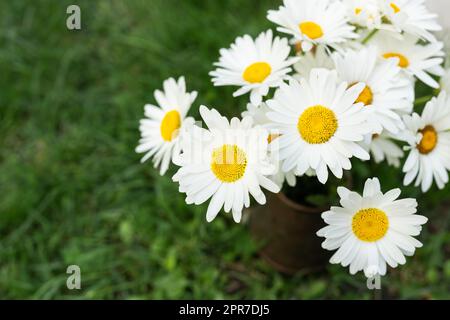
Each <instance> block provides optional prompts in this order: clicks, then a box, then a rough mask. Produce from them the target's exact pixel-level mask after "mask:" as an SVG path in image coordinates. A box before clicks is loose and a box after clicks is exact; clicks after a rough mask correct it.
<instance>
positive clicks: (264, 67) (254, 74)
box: [242, 62, 272, 83]
mask: <svg viewBox="0 0 450 320" xmlns="http://www.w3.org/2000/svg"><path fill="white" fill-rule="evenodd" d="M271 73H272V67H271V66H270V64H268V63H267V62H256V63H254V64H252V65H250V66H248V67H247V69H245V71H244V74H243V75H242V77H243V78H244V80H245V81H247V82H250V83H262V82H263V81H264V80H266V78H267V77H268V76H270V74H271Z"/></svg>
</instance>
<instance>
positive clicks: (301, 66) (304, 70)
mask: <svg viewBox="0 0 450 320" xmlns="http://www.w3.org/2000/svg"><path fill="white" fill-rule="evenodd" d="M318 68H322V69H328V70H332V69H334V62H333V59H331V57H330V55H329V54H328V52H327V49H326V48H325V47H324V46H317V47H315V50H311V51H308V52H306V53H305V54H303V55H302V56H300V60H299V61H298V62H297V63H296V64H295V65H294V69H295V71H296V72H297V73H296V74H295V75H294V78H296V79H301V78H302V77H308V76H309V74H310V73H311V70H312V69H318Z"/></svg>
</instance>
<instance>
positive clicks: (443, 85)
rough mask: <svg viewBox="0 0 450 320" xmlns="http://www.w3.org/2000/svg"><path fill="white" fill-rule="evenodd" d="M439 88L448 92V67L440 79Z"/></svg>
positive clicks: (449, 85) (449, 86) (449, 73)
mask: <svg viewBox="0 0 450 320" xmlns="http://www.w3.org/2000/svg"><path fill="white" fill-rule="evenodd" d="M440 89H441V90H444V91H446V92H450V69H446V70H445V74H444V75H443V76H442V78H441V81H440Z"/></svg>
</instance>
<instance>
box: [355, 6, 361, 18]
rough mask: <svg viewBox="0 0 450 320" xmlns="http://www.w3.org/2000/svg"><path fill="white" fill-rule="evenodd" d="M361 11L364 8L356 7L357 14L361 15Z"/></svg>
mask: <svg viewBox="0 0 450 320" xmlns="http://www.w3.org/2000/svg"><path fill="white" fill-rule="evenodd" d="M361 12H362V9H361V8H355V14H356V15H357V16H359V15H360V13H361Z"/></svg>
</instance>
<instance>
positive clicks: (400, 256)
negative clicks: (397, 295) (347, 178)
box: [317, 178, 428, 278]
mask: <svg viewBox="0 0 450 320" xmlns="http://www.w3.org/2000/svg"><path fill="white" fill-rule="evenodd" d="M400 193H401V191H400V189H394V190H391V191H389V192H387V193H384V194H383V193H382V192H381V188H380V182H379V180H378V179H377V178H373V179H368V180H367V181H366V183H365V186H364V193H363V195H362V196H361V195H360V194H358V193H356V192H352V191H350V190H348V189H346V188H343V187H340V188H338V194H339V196H340V198H341V201H340V204H341V207H331V209H330V211H327V212H324V213H323V214H322V218H323V219H324V220H325V222H326V223H327V224H328V226H326V227H325V228H323V229H321V230H319V231H318V232H317V235H318V236H319V237H324V238H326V240H325V241H324V242H323V243H322V247H323V248H324V249H326V250H330V251H333V250H336V249H337V251H336V253H335V254H334V255H333V256H332V257H331V259H330V263H332V264H341V265H342V266H343V267H347V266H350V274H352V275H353V274H356V273H357V272H359V271H362V270H363V271H364V274H365V275H366V277H368V278H372V277H374V276H375V275H381V276H384V275H385V274H386V267H387V266H386V264H388V265H389V266H390V267H392V268H396V267H397V266H398V265H403V264H405V263H406V258H405V256H412V255H414V252H415V250H416V248H420V247H422V243H420V242H419V241H418V240H416V239H415V238H413V237H415V236H418V235H419V234H420V232H421V231H422V225H424V224H425V223H426V222H427V221H428V219H427V218H426V217H424V216H421V215H417V214H416V212H417V201H416V200H415V199H402V200H397V199H398V198H399V196H400Z"/></svg>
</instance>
